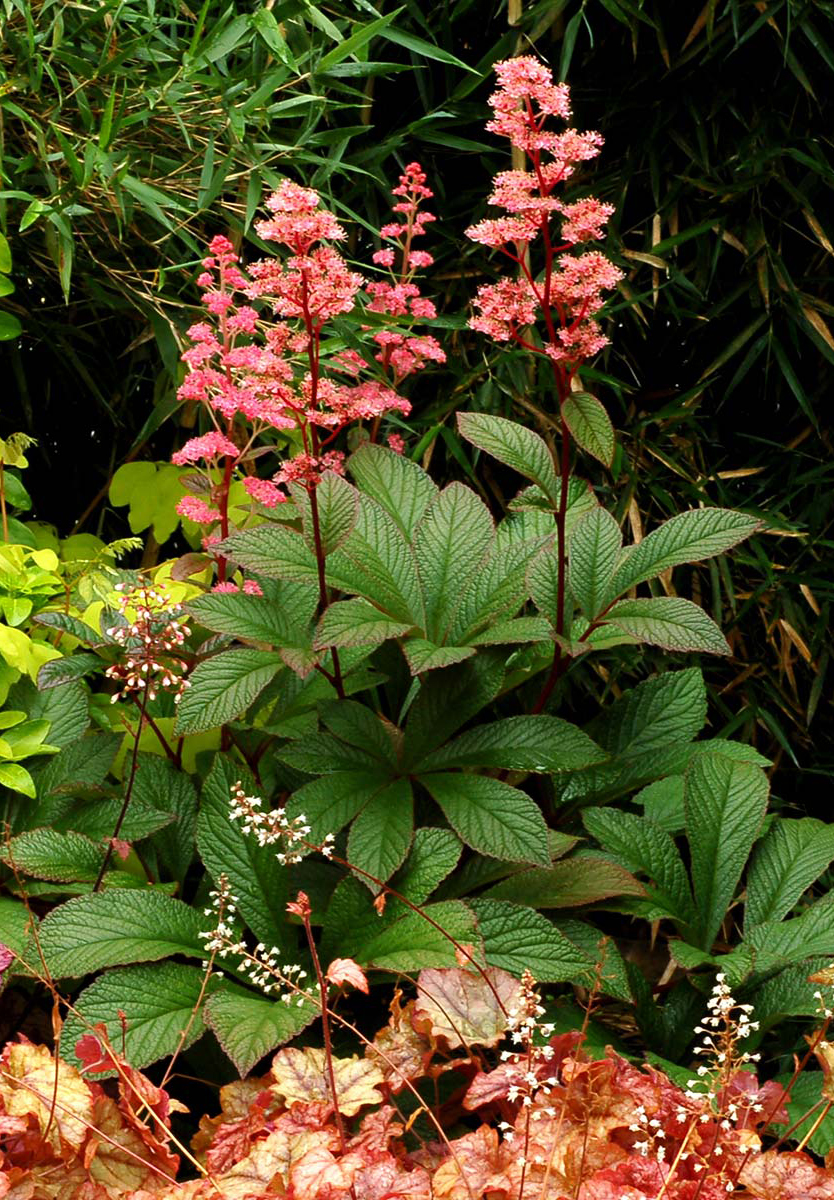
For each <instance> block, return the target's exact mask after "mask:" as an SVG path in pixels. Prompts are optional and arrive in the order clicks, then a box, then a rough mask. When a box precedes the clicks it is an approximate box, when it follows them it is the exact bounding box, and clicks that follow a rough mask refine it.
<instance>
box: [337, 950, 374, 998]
mask: <svg viewBox="0 0 834 1200" xmlns="http://www.w3.org/2000/svg"><path fill="white" fill-rule="evenodd" d="M327 978H328V979H329V980H330V982H331V983H335V984H336V986H337V987H341V985H342V984H344V983H346V984H348V985H349V986H350V987H352V988H356V990H357V991H359V992H364V993H365V995H366V996H367V995H368V978H367V976H366V974H365V972H364V971H363V970H362V968H361V967H360V966H359V963H356V962H354V961H353V959H352V958H334V959H333V962H332V963H331V964H330V966H329V967H328V968H327Z"/></svg>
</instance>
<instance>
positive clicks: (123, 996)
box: [61, 962, 205, 1070]
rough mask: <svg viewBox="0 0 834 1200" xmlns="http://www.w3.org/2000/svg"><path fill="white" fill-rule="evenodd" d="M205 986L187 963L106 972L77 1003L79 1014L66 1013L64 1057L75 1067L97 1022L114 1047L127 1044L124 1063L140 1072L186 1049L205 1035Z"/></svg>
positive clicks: (63, 1041)
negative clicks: (78, 1048)
mask: <svg viewBox="0 0 834 1200" xmlns="http://www.w3.org/2000/svg"><path fill="white" fill-rule="evenodd" d="M202 984H203V972H202V971H201V970H200V968H199V967H191V966H186V965H185V964H183V963H174V962H164V963H150V964H142V965H140V966H135V967H116V968H115V969H114V970H112V971H105V972H104V974H103V975H100V976H99V978H98V979H96V980H95V981H94V982H93V983H91V984H90V986H89V987H87V988H85V989H84V991H83V992H81V993H80V995H79V996H78V998H77V999H76V1000H75V1002H74V1008H75V1010H76V1011H75V1012H72V1013H70V1014H68V1016H67V1019H66V1021H65V1022H64V1027H63V1029H62V1031H61V1055H62V1057H63V1058H66V1059H67V1060H68V1061H70V1062H72V1060H73V1056H74V1050H75V1044H76V1042H77V1041H78V1039H79V1038H80V1037H82V1036H83V1035H84V1034H85V1033H87V1031H88V1030H89V1029H90V1028H91V1026H94V1025H98V1024H99V1023H101V1024H103V1025H105V1026H106V1028H107V1035H108V1040H109V1041H110V1043H111V1045H113V1046H119V1047H121V1046H122V1044H123V1042H124V1055H125V1058H126V1059H127V1060H128V1062H129V1063H130V1065H131V1066H132V1067H137V1068H138V1069H140V1070H141V1068H142V1067H146V1066H148V1064H149V1063H153V1062H156V1061H157V1060H158V1059H160V1058H165V1057H167V1056H168V1055H169V1054H173V1053H174V1051H175V1050H176V1049H177V1048H178V1047H179V1046H180V1045H182V1048H183V1049H187V1048H188V1047H189V1046H190V1045H191V1044H192V1043H193V1042H195V1041H196V1040H197V1038H198V1037H200V1036H201V1035H202V1033H203V1032H204V1030H205V1025H204V1024H203V1018H202V1014H201V1012H200V1010H199V1006H198V1001H199V998H200V991H201V988H202ZM121 1013H124V1014H125V1019H124V1020H123V1019H122V1016H121V1015H120V1014H121ZM192 1014H194V1016H193V1019H192ZM186 1028H187V1030H188V1032H187V1034H186V1037H185V1038H182V1036H181V1035H182V1032H183V1030H185V1029H186Z"/></svg>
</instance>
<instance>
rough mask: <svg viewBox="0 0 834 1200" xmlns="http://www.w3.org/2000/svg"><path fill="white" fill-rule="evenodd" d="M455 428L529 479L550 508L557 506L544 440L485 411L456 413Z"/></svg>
mask: <svg viewBox="0 0 834 1200" xmlns="http://www.w3.org/2000/svg"><path fill="white" fill-rule="evenodd" d="M458 429H459V430H460V432H461V434H462V436H463V437H465V438H466V440H467V441H468V442H472V444H473V445H475V446H477V447H478V448H479V449H481V450H485V451H486V452H487V454H491V455H492V457H493V458H497V459H498V461H499V462H502V463H506V465H507V466H508V467H512V468H513V470H514V471H518V473H519V475H523V476H524V477H525V479H531V480H532V481H533V483H535V484H536V486H537V487H539V488H541V490H542V492H543V493H544V494H545V496H546V497H547V499H548V500H549V501H550V503H551V504H552V505H553V506H554V507H556V506H557V505H558V503H559V485H558V479H557V475H556V471H555V468H554V466H553V456H552V454H551V453H550V450H549V448H548V445H547V443H546V442H545V441H544V439H543V438H540V437H539V435H538V434H537V433H534V432H533V430H532V429H528V428H527V427H526V426H524V425H519V424H518V422H516V421H507V420H505V419H504V417H492V416H488V415H487V414H486V413H458Z"/></svg>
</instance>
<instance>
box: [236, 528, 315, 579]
mask: <svg viewBox="0 0 834 1200" xmlns="http://www.w3.org/2000/svg"><path fill="white" fill-rule="evenodd" d="M215 550H216V551H217V552H218V553H220V554H224V555H225V556H226V557H227V558H230V559H232V561H233V562H236V563H238V565H239V566H241V567H246V568H247V570H249V571H254V573H255V574H256V575H265V576H266V577H267V579H288V580H291V581H295V582H296V583H313V584H318V565H317V563H316V556H315V555H314V554H313V553H312V551H311V550H310V548H309V547H308V546H307V544H306V543H305V541H304V538H303V537H302V536H301V534H300V533H296V532H295V531H294V530H292V529H287V528H286V527H285V526H283V525H274V524H264V525H256V526H255V527H254V529H246V530H244V531H243V532H242V533H233V534H232V535H231V536H230V537H227V538H226V539H225V540H224V541H222V542H219V543H218V544H217V546H216V547H215Z"/></svg>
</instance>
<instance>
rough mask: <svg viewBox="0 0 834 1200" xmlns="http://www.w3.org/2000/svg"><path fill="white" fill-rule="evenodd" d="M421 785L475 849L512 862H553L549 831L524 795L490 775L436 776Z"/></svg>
mask: <svg viewBox="0 0 834 1200" xmlns="http://www.w3.org/2000/svg"><path fill="white" fill-rule="evenodd" d="M420 782H421V783H422V784H423V786H424V787H425V788H426V790H427V791H428V792H429V793H430V794H431V796H432V797H433V799H434V800H435V801H436V802H437V803H438V804H439V805H440V808H441V809H442V810H443V814H444V816H445V817H446V820H447V821H448V822H449V824H450V825H451V826H452V828H453V829H454V830H455V832H456V833H457V834H458V835H459V836H460V837H461V838H462V839H463V841H464V842H466V843H467V845H469V846H471V847H472V849H473V850H479V851H480V852H481V853H483V854H491V855H493V856H494V857H495V858H504V859H508V860H510V861H511V862H530V863H545V864H547V863H549V862H550V854H549V852H548V847H547V826H546V825H545V822H544V817H543V816H542V815H541V812H540V811H539V807H538V805H537V804H535V803H534V802H533V801H532V800H531V799H530V797H529V796H528V795H526V793H524V792H521V791H519V790H518V788H513V787H510V786H509V784H507V783H502V782H501V781H500V780H499V779H493V778H491V777H490V776H487V775H469V774H466V773H452V772H446V771H444V772H436V773H432V774H425V775H421V776H420Z"/></svg>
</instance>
